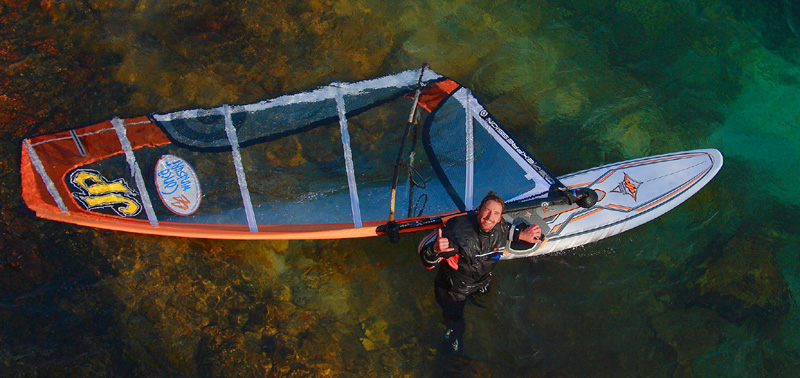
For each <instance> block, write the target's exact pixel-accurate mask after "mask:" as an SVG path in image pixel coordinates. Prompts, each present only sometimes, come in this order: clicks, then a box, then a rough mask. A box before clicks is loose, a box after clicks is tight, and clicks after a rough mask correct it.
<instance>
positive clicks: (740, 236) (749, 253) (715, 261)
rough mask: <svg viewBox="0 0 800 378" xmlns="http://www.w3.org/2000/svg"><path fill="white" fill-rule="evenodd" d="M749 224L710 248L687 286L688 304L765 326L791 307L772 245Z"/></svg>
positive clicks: (759, 230)
mask: <svg viewBox="0 0 800 378" xmlns="http://www.w3.org/2000/svg"><path fill="white" fill-rule="evenodd" d="M768 235H769V233H768V232H766V231H765V230H763V228H762V227H758V226H757V225H755V224H752V223H746V224H743V225H741V226H740V227H739V229H738V230H737V231H736V232H735V234H734V235H733V236H732V237H730V239H728V240H727V241H724V242H722V243H719V241H717V242H716V243H715V242H714V241H712V243H714V244H717V243H719V244H721V245H719V246H718V247H716V248H713V249H712V251H715V252H712V253H711V254H710V255H709V256H708V257H707V258H706V259H705V260H704V261H703V262H702V263H701V264H700V265H699V266H698V271H697V272H696V273H695V278H694V280H693V281H692V282H691V283H690V284H689V285H688V289H689V290H690V293H689V294H688V295H689V303H693V304H698V305H700V306H703V307H707V308H710V309H713V310H714V311H716V312H717V313H719V314H720V315H721V316H723V317H724V318H726V319H728V320H731V321H738V320H743V319H748V318H749V319H758V322H760V323H768V322H769V320H775V319H778V318H780V317H781V316H782V315H784V314H786V313H787V311H788V310H789V307H790V305H791V297H790V292H789V290H788V285H787V283H786V281H785V280H784V277H783V274H782V273H781V272H780V270H779V269H778V268H777V267H776V266H775V261H774V255H773V252H774V251H775V250H777V249H778V248H774V244H775V241H774V240H771V238H770V237H769V236H768Z"/></svg>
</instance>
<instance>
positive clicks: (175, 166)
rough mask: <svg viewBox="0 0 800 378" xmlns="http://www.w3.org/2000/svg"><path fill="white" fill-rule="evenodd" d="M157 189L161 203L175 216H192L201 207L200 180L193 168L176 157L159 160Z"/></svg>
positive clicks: (164, 156)
mask: <svg viewBox="0 0 800 378" xmlns="http://www.w3.org/2000/svg"><path fill="white" fill-rule="evenodd" d="M156 188H158V196H159V197H161V202H163V203H164V205H166V206H167V207H168V208H169V209H170V211H172V212H173V213H175V214H178V215H192V214H194V212H195V211H197V208H198V207H200V199H201V198H202V196H203V195H202V192H201V191H200V180H198V179H197V174H196V173H195V172H194V169H192V166H191V165H189V163H187V162H186V160H183V159H181V158H179V157H177V156H175V155H163V156H161V159H158V163H156Z"/></svg>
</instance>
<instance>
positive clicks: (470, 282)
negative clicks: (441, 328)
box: [420, 212, 511, 352]
mask: <svg viewBox="0 0 800 378" xmlns="http://www.w3.org/2000/svg"><path fill="white" fill-rule="evenodd" d="M510 228H511V227H510V225H509V224H508V223H507V222H506V221H505V220H501V221H500V223H498V224H497V225H495V227H494V228H493V229H492V230H491V231H490V232H484V231H483V230H481V229H480V227H479V226H478V219H477V215H476V213H474V212H470V213H468V214H467V215H464V216H459V217H456V218H452V219H450V220H449V221H448V222H447V224H446V225H445V227H444V228H443V229H442V237H445V238H448V239H449V240H450V246H451V247H452V248H454V249H455V250H454V251H452V252H447V253H436V252H435V251H434V250H433V246H434V245H435V244H436V238H435V237H433V238H431V239H429V240H427V241H426V242H427V244H426V245H423V246H422V248H421V249H420V258H421V259H422V263H423V265H425V266H426V267H427V268H428V269H432V268H433V267H434V266H436V265H437V264H438V265H439V271H438V272H437V274H436V279H435V280H434V290H435V293H436V302H437V303H438V304H439V305H440V306H441V307H442V314H443V316H444V322H445V325H446V326H447V329H448V330H447V333H446V339H447V340H446V341H447V342H448V344H451V343H452V342H457V343H458V345H459V347H457V348H455V350H454V351H456V352H460V350H461V346H460V345H461V344H462V342H461V336H462V335H463V334H464V331H465V330H466V323H465V321H464V306H465V304H466V300H467V297H469V296H470V295H472V294H474V293H476V292H485V291H486V290H487V289H488V287H489V284H490V283H491V280H492V274H491V273H492V270H493V269H494V267H495V265H497V260H498V259H499V258H500V256H501V255H502V254H503V251H504V250H505V246H506V242H507V241H508V240H509V236H510V234H509V230H510Z"/></svg>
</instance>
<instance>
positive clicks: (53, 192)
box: [22, 139, 69, 214]
mask: <svg viewBox="0 0 800 378" xmlns="http://www.w3.org/2000/svg"><path fill="white" fill-rule="evenodd" d="M22 145H23V146H24V147H25V150H26V151H27V152H28V156H29V157H30V160H31V163H32V164H33V167H34V169H36V173H38V174H39V177H40V178H41V179H42V181H43V182H44V185H45V187H46V188H47V192H48V193H50V196H51V197H52V198H53V201H55V204H56V206H58V209H59V210H61V212H62V213H64V214H69V210H67V206H66V205H65V204H64V200H63V199H61V195H60V194H58V189H56V186H55V184H54V183H53V180H51V179H50V175H48V174H47V170H46V169H45V168H44V165H43V164H42V160H41V159H39V155H38V154H36V150H34V149H33V146H31V142H30V140H29V139H25V140H24V141H23V142H22Z"/></svg>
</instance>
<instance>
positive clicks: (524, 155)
mask: <svg viewBox="0 0 800 378" xmlns="http://www.w3.org/2000/svg"><path fill="white" fill-rule="evenodd" d="M478 114H479V115H480V116H481V118H483V120H484V121H486V123H487V124H489V127H491V128H492V130H494V132H495V133H497V135H499V136H500V137H501V138H503V140H504V141H505V142H506V143H507V144H508V145H509V146H510V147H511V149H513V150H514V152H516V153H517V155H519V156H520V157H521V158H522V159H523V160H525V162H526V163H528V164H529V165H530V166H531V167H532V168H533V169H534V170H535V171H536V172H537V173H538V174H539V175H540V176H542V177H543V178H544V179H545V180H547V182H549V183H550V184H553V183H554V182H555V181H554V180H553V179H552V178H551V177H550V174H548V173H547V171H545V170H544V168H542V166H541V165H540V164H539V162H537V161H536V160H534V159H533V158H532V157H530V156H529V155H528V153H527V152H525V150H523V149H522V148H521V147H520V146H519V145H517V142H516V141H514V139H513V138H512V137H511V136H510V135H508V133H506V132H505V130H503V128H502V127H500V125H498V124H497V122H495V121H494V119H493V118H492V116H491V115H489V112H488V111H486V109H481V111H480V112H478Z"/></svg>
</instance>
